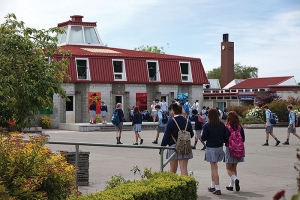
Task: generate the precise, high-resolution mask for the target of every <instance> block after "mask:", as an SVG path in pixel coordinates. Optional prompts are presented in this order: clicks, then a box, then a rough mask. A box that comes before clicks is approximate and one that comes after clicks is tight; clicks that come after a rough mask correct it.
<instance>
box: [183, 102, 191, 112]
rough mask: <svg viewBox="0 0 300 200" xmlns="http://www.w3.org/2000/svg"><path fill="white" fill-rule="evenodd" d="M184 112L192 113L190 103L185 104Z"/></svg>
mask: <svg viewBox="0 0 300 200" xmlns="http://www.w3.org/2000/svg"><path fill="white" fill-rule="evenodd" d="M184 112H186V113H188V112H190V103H185V104H184Z"/></svg>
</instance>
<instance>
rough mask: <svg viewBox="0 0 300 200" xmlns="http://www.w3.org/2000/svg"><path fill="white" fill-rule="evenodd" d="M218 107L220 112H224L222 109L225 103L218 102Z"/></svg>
mask: <svg viewBox="0 0 300 200" xmlns="http://www.w3.org/2000/svg"><path fill="white" fill-rule="evenodd" d="M218 107H219V109H220V110H224V108H225V107H226V102H218Z"/></svg>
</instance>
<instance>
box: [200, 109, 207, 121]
mask: <svg viewBox="0 0 300 200" xmlns="http://www.w3.org/2000/svg"><path fill="white" fill-rule="evenodd" d="M201 113H202V117H203V118H204V119H205V122H207V113H208V112H207V110H206V106H203V107H202V111H201Z"/></svg>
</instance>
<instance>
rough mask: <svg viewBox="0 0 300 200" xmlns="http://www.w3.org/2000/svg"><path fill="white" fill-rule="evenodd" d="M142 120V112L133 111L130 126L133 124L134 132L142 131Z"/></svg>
mask: <svg viewBox="0 0 300 200" xmlns="http://www.w3.org/2000/svg"><path fill="white" fill-rule="evenodd" d="M142 121H143V116H142V114H140V113H138V114H136V113H134V114H133V117H132V126H134V129H133V131H134V132H141V131H142Z"/></svg>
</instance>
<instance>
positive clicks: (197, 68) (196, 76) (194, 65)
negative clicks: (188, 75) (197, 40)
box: [191, 59, 209, 84]
mask: <svg viewBox="0 0 300 200" xmlns="http://www.w3.org/2000/svg"><path fill="white" fill-rule="evenodd" d="M191 69H192V76H193V83H194V84H208V83H209V82H208V80H207V77H206V73H205V71H204V68H203V65H202V63H201V60H200V59H199V60H198V61H193V60H192V61H191Z"/></svg>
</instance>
